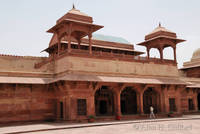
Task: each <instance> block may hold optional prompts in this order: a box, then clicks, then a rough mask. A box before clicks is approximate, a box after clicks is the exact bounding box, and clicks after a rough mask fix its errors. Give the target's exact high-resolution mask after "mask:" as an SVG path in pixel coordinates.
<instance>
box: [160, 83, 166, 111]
mask: <svg viewBox="0 0 200 134" xmlns="http://www.w3.org/2000/svg"><path fill="white" fill-rule="evenodd" d="M166 87H167V85H164V86H162V85H161V98H160V99H161V112H162V113H165V112H166V99H165V97H166V90H167V88H166Z"/></svg>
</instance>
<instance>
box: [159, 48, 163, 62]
mask: <svg viewBox="0 0 200 134" xmlns="http://www.w3.org/2000/svg"><path fill="white" fill-rule="evenodd" d="M159 52H160V59H161V60H163V48H162V47H160V48H159Z"/></svg>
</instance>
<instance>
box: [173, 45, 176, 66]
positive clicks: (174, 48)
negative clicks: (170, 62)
mask: <svg viewBox="0 0 200 134" xmlns="http://www.w3.org/2000/svg"><path fill="white" fill-rule="evenodd" d="M173 50H174V62H176V46H175V47H173Z"/></svg>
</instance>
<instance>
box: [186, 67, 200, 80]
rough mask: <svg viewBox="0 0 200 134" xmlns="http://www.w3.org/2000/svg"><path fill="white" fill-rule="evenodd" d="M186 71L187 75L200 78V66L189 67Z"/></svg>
mask: <svg viewBox="0 0 200 134" xmlns="http://www.w3.org/2000/svg"><path fill="white" fill-rule="evenodd" d="M185 72H186V76H187V77H195V78H200V67H197V68H191V69H187V70H186V71H185Z"/></svg>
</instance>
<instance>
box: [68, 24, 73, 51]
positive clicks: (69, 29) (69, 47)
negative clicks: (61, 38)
mask: <svg viewBox="0 0 200 134" xmlns="http://www.w3.org/2000/svg"><path fill="white" fill-rule="evenodd" d="M71 32H72V23H70V24H69V27H68V32H67V39H68V53H70V52H71Z"/></svg>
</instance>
